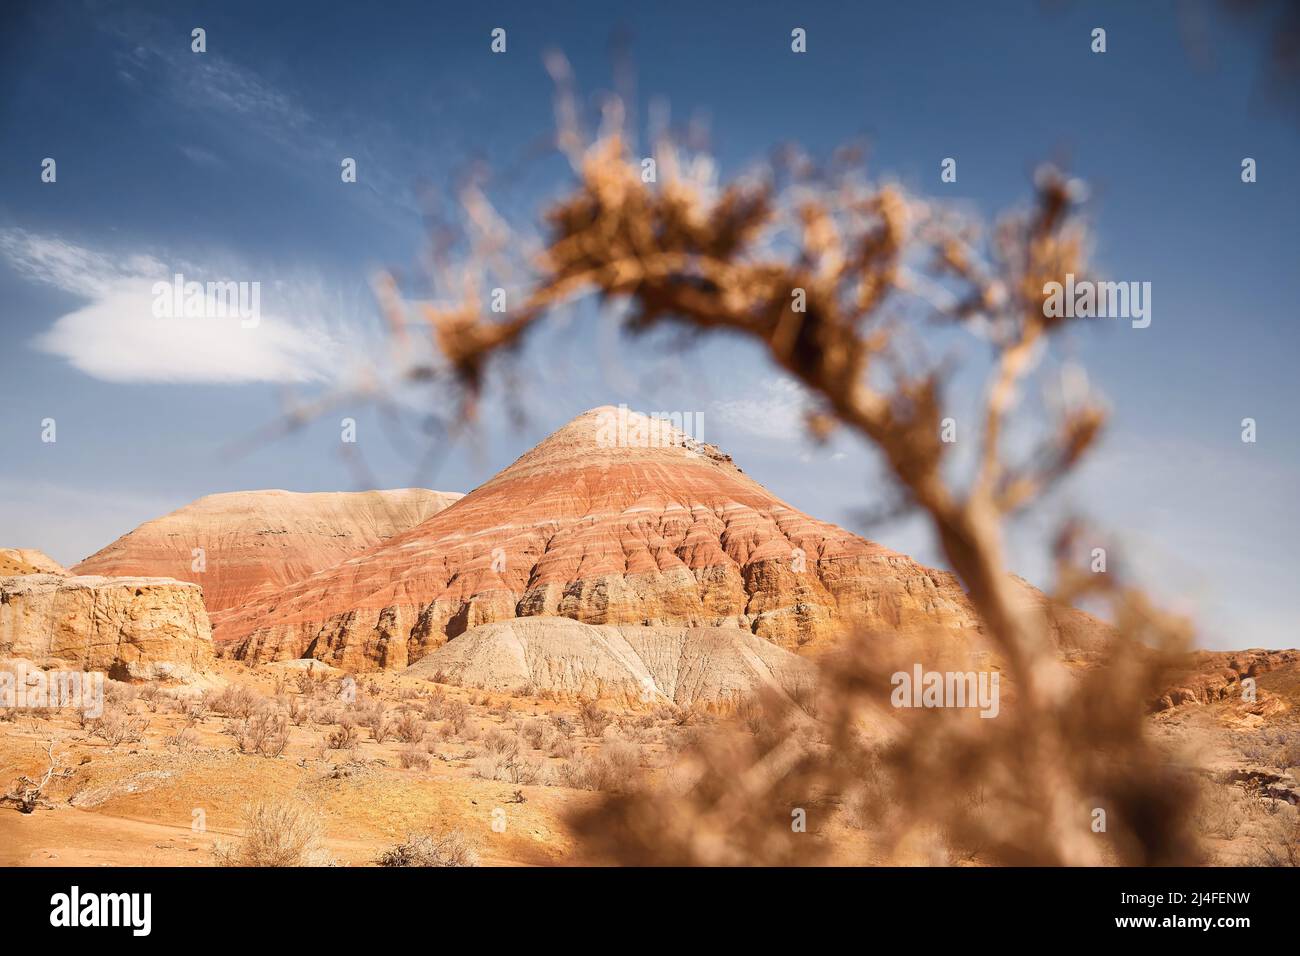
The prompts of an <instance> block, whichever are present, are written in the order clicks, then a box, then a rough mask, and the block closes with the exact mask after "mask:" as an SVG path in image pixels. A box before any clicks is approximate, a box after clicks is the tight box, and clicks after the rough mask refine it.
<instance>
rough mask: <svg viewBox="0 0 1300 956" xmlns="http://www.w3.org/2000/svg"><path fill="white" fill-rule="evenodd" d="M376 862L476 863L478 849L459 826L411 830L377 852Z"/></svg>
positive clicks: (395, 863)
mask: <svg viewBox="0 0 1300 956" xmlns="http://www.w3.org/2000/svg"><path fill="white" fill-rule="evenodd" d="M376 862H377V863H378V864H379V865H380V866H478V865H479V860H478V853H477V852H476V851H475V850H474V847H473V845H472V844H471V843H470V841H469V839H468V838H467V837H466V836H465V834H463V833H461V832H460V831H459V830H452V831H450V832H448V833H442V834H435V833H412V834H409V835H408V836H407V837H406V839H405V840H404V841H403V842H401V843H398V844H397V845H395V846H391V847H389V848H388V849H387V850H385V851H384V852H383V853H381V854H380V856H379V859H378V860H377V861H376Z"/></svg>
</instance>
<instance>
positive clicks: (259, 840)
mask: <svg viewBox="0 0 1300 956" xmlns="http://www.w3.org/2000/svg"><path fill="white" fill-rule="evenodd" d="M212 852H213V854H214V855H215V856H216V861H217V865H218V866H332V865H333V860H331V858H330V856H329V853H328V852H327V851H326V849H325V845H324V828H323V827H322V826H321V822H320V817H319V816H318V815H317V814H316V812H315V811H314V810H312V809H311V808H310V807H308V806H307V805H306V804H303V803H298V802H295V801H288V800H286V801H269V800H260V801H257V802H254V803H252V804H250V805H249V806H248V807H247V808H245V810H244V839H243V840H241V841H240V842H239V843H238V844H236V845H234V846H231V845H228V844H224V843H218V844H217V845H216V846H214V847H213V851H212Z"/></svg>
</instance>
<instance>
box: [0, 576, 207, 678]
mask: <svg viewBox="0 0 1300 956" xmlns="http://www.w3.org/2000/svg"><path fill="white" fill-rule="evenodd" d="M0 657H19V658H26V659H28V660H32V661H36V662H38V663H44V662H47V661H52V662H66V663H67V664H68V665H69V666H72V667H75V668H77V669H79V670H85V671H103V672H105V673H107V674H108V675H109V676H110V677H114V678H118V679H122V680H157V679H172V680H181V681H184V680H189V679H191V678H193V677H195V676H197V675H198V674H199V673H201V672H202V671H204V670H206V669H207V668H208V667H209V666H210V665H211V664H212V661H213V646H212V629H211V626H210V625H209V622H208V615H207V612H206V611H205V610H204V607H203V595H202V591H201V589H200V588H199V587H198V585H195V584H188V583H185V582H183V581H174V580H171V579H168V578H106V577H94V576H62V575H54V574H28V575H22V576H15V577H0Z"/></svg>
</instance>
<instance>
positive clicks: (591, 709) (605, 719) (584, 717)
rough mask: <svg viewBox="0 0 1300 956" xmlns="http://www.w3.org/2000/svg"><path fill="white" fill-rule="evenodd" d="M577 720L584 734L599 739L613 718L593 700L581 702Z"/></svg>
mask: <svg viewBox="0 0 1300 956" xmlns="http://www.w3.org/2000/svg"><path fill="white" fill-rule="evenodd" d="M578 719H579V720H580V721H582V732H583V733H584V734H586V735H587V736H588V737H599V736H600V735H601V734H603V733H604V732H605V728H606V727H608V726H609V724H610V721H612V720H613V719H614V718H613V717H611V716H610V715H609V713H608V712H607V711H606V710H605V709H604V708H602V707H601V706H600V705H599V704H597V703H596V702H595V701H594V700H588V701H584V702H583V705H582V709H580V710H579V711H578Z"/></svg>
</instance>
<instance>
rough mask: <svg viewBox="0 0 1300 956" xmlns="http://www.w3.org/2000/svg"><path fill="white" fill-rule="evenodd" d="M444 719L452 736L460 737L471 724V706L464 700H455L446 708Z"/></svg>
mask: <svg viewBox="0 0 1300 956" xmlns="http://www.w3.org/2000/svg"><path fill="white" fill-rule="evenodd" d="M443 717H444V719H445V720H446V721H447V729H448V730H449V731H450V732H451V734H452V735H453V736H460V735H461V734H463V733H465V725H466V724H467V723H468V722H469V706H468V705H467V704H466V703H465V702H464V701H463V700H453V701H451V703H449V704H447V706H446V707H445V708H444V710H443Z"/></svg>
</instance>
